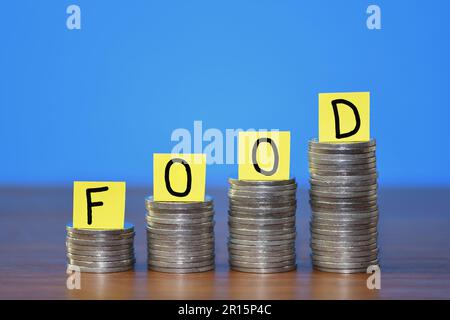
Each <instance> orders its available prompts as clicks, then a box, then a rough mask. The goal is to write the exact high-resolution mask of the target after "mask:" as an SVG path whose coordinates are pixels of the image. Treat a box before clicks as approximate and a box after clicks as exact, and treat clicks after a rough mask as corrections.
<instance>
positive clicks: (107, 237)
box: [67, 231, 135, 241]
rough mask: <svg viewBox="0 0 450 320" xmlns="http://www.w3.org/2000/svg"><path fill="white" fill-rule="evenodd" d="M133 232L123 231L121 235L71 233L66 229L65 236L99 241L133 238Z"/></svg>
mask: <svg viewBox="0 0 450 320" xmlns="http://www.w3.org/2000/svg"><path fill="white" fill-rule="evenodd" d="M134 235H135V234H134V232H129V233H123V234H121V235H99V234H97V235H91V234H82V233H81V234H78V233H73V232H71V231H67V237H68V238H71V239H82V240H92V241H96V240H100V241H115V240H123V239H131V238H134Z"/></svg>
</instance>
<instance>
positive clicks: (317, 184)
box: [309, 177, 377, 189]
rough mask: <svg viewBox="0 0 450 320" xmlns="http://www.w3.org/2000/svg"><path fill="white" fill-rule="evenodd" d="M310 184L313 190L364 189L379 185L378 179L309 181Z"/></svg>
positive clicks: (311, 179)
mask: <svg viewBox="0 0 450 320" xmlns="http://www.w3.org/2000/svg"><path fill="white" fill-rule="evenodd" d="M309 183H310V185H311V189H313V188H323V187H325V188H332V189H333V188H358V187H361V188H364V187H367V186H372V185H374V184H377V178H376V177H375V178H372V179H368V180H359V181H358V180H354V179H353V180H347V181H345V180H344V181H337V180H336V179H334V177H333V179H330V180H325V179H313V178H310V179H309Z"/></svg>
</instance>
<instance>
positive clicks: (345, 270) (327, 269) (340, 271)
mask: <svg viewBox="0 0 450 320" xmlns="http://www.w3.org/2000/svg"><path fill="white" fill-rule="evenodd" d="M313 268H314V269H315V270H318V271H322V272H330V273H342V274H351V273H366V271H367V268H357V269H333V268H323V267H319V266H313Z"/></svg>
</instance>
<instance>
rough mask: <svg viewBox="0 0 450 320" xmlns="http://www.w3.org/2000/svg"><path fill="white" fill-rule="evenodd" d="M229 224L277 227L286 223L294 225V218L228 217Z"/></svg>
mask: <svg viewBox="0 0 450 320" xmlns="http://www.w3.org/2000/svg"><path fill="white" fill-rule="evenodd" d="M228 218H229V221H230V223H242V224H250V225H252V224H256V225H278V224H286V223H295V216H292V217H285V218H278V219H276V218H274V219H252V218H241V217H234V216H229V217H228Z"/></svg>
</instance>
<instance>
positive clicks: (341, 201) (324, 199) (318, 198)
mask: <svg viewBox="0 0 450 320" xmlns="http://www.w3.org/2000/svg"><path fill="white" fill-rule="evenodd" d="M353 195H354V194H353ZM377 199H378V197H377V193H376V192H375V193H373V194H371V195H364V196H359V197H351V198H350V197H348V196H347V197H345V198H342V197H341V198H337V197H329V196H323V195H315V194H311V193H310V200H311V201H313V202H314V203H319V204H322V203H327V204H338V205H345V204H347V203H350V204H355V203H358V204H359V203H373V202H374V201H377Z"/></svg>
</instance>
